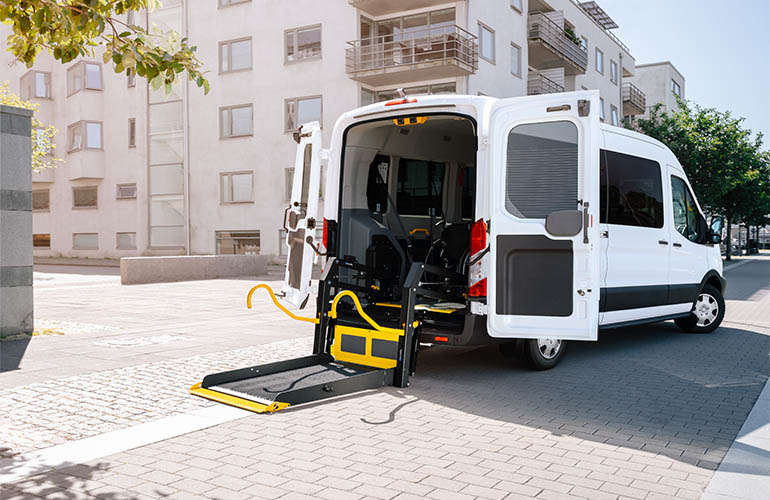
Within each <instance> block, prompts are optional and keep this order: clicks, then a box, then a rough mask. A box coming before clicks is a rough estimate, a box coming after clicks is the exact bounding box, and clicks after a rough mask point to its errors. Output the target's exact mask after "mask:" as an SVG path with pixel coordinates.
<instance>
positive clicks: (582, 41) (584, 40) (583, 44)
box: [580, 36, 588, 51]
mask: <svg viewBox="0 0 770 500" xmlns="http://www.w3.org/2000/svg"><path fill="white" fill-rule="evenodd" d="M580 48H582V49H583V50H585V51H588V38H586V37H584V36H581V37H580Z"/></svg>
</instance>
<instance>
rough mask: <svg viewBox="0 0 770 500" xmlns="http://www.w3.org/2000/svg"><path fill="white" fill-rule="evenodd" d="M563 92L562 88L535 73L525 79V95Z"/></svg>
mask: <svg viewBox="0 0 770 500" xmlns="http://www.w3.org/2000/svg"><path fill="white" fill-rule="evenodd" d="M557 92H564V87H562V86H561V85H559V84H558V83H556V82H555V81H553V80H551V79H550V78H548V77H547V76H545V75H542V74H540V73H536V74H533V75H529V77H528V78H527V95H540V94H554V93H557Z"/></svg>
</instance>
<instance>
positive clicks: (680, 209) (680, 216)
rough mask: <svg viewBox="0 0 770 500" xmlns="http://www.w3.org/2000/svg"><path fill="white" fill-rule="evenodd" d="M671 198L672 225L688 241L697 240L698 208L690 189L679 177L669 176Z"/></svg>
mask: <svg viewBox="0 0 770 500" xmlns="http://www.w3.org/2000/svg"><path fill="white" fill-rule="evenodd" d="M671 199H672V202H673V207H674V227H675V228H676V230H677V231H678V232H679V233H681V234H682V236H684V237H685V238H687V239H688V240H690V241H697V240H698V235H699V231H698V225H699V224H698V209H697V207H696V206H695V201H694V200H693V197H692V194H690V190H689V189H687V185H686V184H685V183H684V181H683V180H682V179H680V178H679V177H671Z"/></svg>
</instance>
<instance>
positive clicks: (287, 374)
mask: <svg viewBox="0 0 770 500" xmlns="http://www.w3.org/2000/svg"><path fill="white" fill-rule="evenodd" d="M368 371H371V369H366V368H352V367H350V366H343V365H339V364H337V363H321V364H317V365H312V366H307V367H303V368H297V369H295V370H287V371H284V372H279V373H271V374H268V375H262V376H257V377H253V378H247V379H244V380H236V381H235V382H227V383H225V384H221V385H217V386H213V387H210V389H211V390H214V391H220V392H224V393H227V394H232V395H235V396H247V399H253V400H255V401H259V402H265V403H272V402H273V401H275V399H276V398H277V397H278V395H279V394H281V393H282V392H286V391H294V390H298V389H303V388H305V387H311V386H314V385H321V384H328V383H331V382H335V381H337V380H341V379H344V378H347V377H350V376H353V375H358V374H361V373H366V372H368Z"/></svg>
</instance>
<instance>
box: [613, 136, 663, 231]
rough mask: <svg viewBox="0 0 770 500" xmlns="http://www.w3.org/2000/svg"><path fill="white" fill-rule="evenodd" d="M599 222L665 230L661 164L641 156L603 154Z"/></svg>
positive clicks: (615, 153)
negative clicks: (662, 228) (663, 228)
mask: <svg viewBox="0 0 770 500" xmlns="http://www.w3.org/2000/svg"><path fill="white" fill-rule="evenodd" d="M599 170H600V172H601V174H600V176H599V177H600V179H601V187H600V190H599V193H600V202H599V213H600V222H601V223H608V224H619V225H623V226H637V227H656V228H661V227H663V185H662V180H661V177H660V164H659V163H658V162H656V161H653V160H649V159H647V158H640V157H638V156H632V155H627V154H624V153H617V152H615V151H605V150H601V151H600V152H599Z"/></svg>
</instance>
